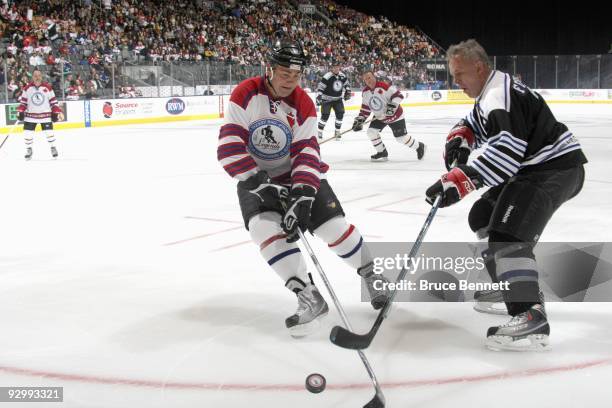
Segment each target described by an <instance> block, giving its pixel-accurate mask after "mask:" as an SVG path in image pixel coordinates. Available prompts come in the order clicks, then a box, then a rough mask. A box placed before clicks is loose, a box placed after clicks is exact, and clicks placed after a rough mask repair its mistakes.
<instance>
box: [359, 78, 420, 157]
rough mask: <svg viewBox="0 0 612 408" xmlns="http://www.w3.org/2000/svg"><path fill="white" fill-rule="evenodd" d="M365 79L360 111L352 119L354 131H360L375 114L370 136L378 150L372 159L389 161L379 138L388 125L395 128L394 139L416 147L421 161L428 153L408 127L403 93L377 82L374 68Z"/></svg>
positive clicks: (392, 128) (412, 147)
mask: <svg viewBox="0 0 612 408" xmlns="http://www.w3.org/2000/svg"><path fill="white" fill-rule="evenodd" d="M363 81H364V82H365V84H366V87H365V88H364V89H363V91H362V92H361V96H362V103H361V110H360V111H359V115H358V116H357V117H356V118H355V120H354V122H353V130H354V131H355V132H359V131H360V130H361V129H363V124H364V122H365V121H366V119H367V118H368V116H370V114H373V115H374V120H373V121H372V122H371V123H370V126H369V127H368V137H369V138H370V141H371V142H372V146H374V148H375V149H376V153H375V154H374V155H372V156H371V159H372V161H387V160H388V159H387V158H388V157H389V153H388V152H387V149H386V147H385V144H384V143H383V141H382V138H381V137H380V132H381V131H382V130H383V129H384V128H385V127H386V126H387V125H389V127H390V128H391V130H392V131H393V136H395V140H397V141H398V142H399V143H401V144H404V145H406V146H408V147H409V148H411V149H414V150H415V151H416V154H417V158H418V159H419V160H422V159H423V156H424V155H425V144H424V143H422V142H419V141H418V140H416V138H414V137H412V136H410V135H409V134H408V131H407V130H406V120H405V119H404V110H403V109H402V106H401V105H400V104H401V102H402V100H403V99H404V96H403V95H402V93H401V92H400V91H399V90H398V89H397V87H395V86H394V85H391V84H388V83H387V82H384V81H378V80H377V79H376V76H374V73H373V72H372V71H367V72H365V73H364V74H363Z"/></svg>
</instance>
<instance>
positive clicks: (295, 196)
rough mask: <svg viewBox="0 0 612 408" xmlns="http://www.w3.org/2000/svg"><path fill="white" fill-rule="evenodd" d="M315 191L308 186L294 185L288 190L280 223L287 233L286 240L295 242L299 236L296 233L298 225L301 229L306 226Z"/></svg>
mask: <svg viewBox="0 0 612 408" xmlns="http://www.w3.org/2000/svg"><path fill="white" fill-rule="evenodd" d="M316 193H317V192H316V191H315V189H314V188H312V187H310V186H299V187H294V188H292V189H291V191H290V192H289V197H288V199H287V210H286V211H285V215H284V216H283V222H282V223H281V227H283V231H285V233H286V234H287V242H289V243H291V242H295V241H297V240H298V239H299V238H300V237H299V235H298V233H297V229H298V227H299V228H300V229H301V230H302V231H306V229H307V228H308V224H309V223H310V210H311V209H312V203H313V202H314V198H315V195H316Z"/></svg>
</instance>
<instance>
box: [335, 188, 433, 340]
mask: <svg viewBox="0 0 612 408" xmlns="http://www.w3.org/2000/svg"><path fill="white" fill-rule="evenodd" d="M441 200H442V196H441V195H438V196H437V197H436V199H435V201H434V203H433V205H432V207H431V210H429V215H427V219H425V223H424V224H423V227H422V228H421V232H419V236H418V237H417V239H416V241H415V242H414V245H413V246H412V249H411V250H410V254H409V255H408V261H409V262H412V259H413V258H414V256H415V255H416V253H417V251H418V250H419V247H420V246H421V243H422V242H423V238H425V234H426V233H427V230H428V229H429V225H430V224H431V222H432V221H433V219H434V216H435V215H436V211H438V207H439V206H440V201H441ZM407 273H408V269H407V268H406V267H404V268H402V270H401V271H400V273H399V276H398V277H397V282H401V281H402V280H404V278H405V277H406V274H407ZM396 286H397V285H396ZM396 294H397V289H395V290H394V291H393V292H391V296H389V299H388V300H387V302H386V303H385V306H384V307H383V308H382V309H381V311H380V312H379V313H378V316H377V317H376V321H375V322H374V325H373V326H372V328H371V329H370V331H369V332H367V333H366V334H357V333H354V332H352V331H351V328H350V326H348V325H346V329H345V328H344V327H341V326H334V328H333V329H332V331H331V332H330V333H329V339H330V340H331V342H332V343H334V344H335V345H336V346H339V347H343V348H347V349H353V350H362V349H365V348H368V346H369V345H370V343H372V340H374V337H375V336H376V333H378V329H380V326H381V324H382V322H383V321H384V320H385V319H386V317H387V315H388V314H389V310H390V309H391V305H392V304H393V299H395V295H396ZM347 329H348V330H347Z"/></svg>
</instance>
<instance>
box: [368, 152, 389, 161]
mask: <svg viewBox="0 0 612 408" xmlns="http://www.w3.org/2000/svg"><path fill="white" fill-rule="evenodd" d="M370 159H371V160H372V161H380V162H383V161H387V160H389V153H387V149H385V150H383V151H382V152H377V153H376V154H373V155H372V156H370Z"/></svg>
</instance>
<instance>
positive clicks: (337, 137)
mask: <svg viewBox="0 0 612 408" xmlns="http://www.w3.org/2000/svg"><path fill="white" fill-rule="evenodd" d="M334 136H335V137H336V140H341V139H342V136H341V135H340V130H339V129H336V131H335V132H334Z"/></svg>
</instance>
